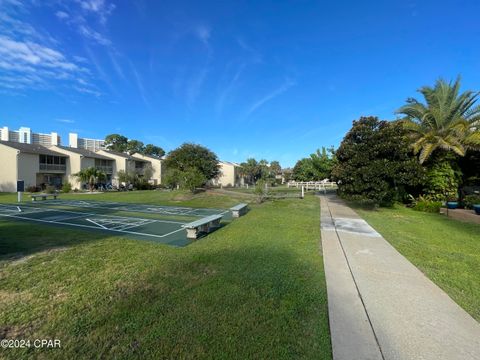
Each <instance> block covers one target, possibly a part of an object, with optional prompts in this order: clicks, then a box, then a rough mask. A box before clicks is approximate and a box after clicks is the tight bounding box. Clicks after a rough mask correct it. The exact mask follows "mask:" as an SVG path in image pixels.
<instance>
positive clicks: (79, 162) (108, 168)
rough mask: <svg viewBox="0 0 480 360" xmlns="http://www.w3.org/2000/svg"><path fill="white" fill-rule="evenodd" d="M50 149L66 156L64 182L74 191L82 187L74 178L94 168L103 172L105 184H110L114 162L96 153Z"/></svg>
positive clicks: (71, 149) (57, 147) (60, 147)
mask: <svg viewBox="0 0 480 360" xmlns="http://www.w3.org/2000/svg"><path fill="white" fill-rule="evenodd" d="M50 149H52V150H54V151H57V152H59V153H62V154H65V155H68V159H69V161H68V162H67V172H66V174H67V176H66V180H67V181H68V182H70V184H72V187H73V188H74V189H75V188H77V189H81V188H82V186H83V185H84V184H82V183H81V182H80V181H79V180H78V178H77V177H76V176H75V174H77V173H78V172H80V171H81V170H83V169H86V168H89V167H94V168H97V169H98V170H100V171H102V172H104V173H105V175H106V176H107V178H106V183H111V182H112V180H113V178H114V174H116V166H115V160H114V159H112V158H111V157H108V156H104V155H102V154H99V153H98V152H93V151H90V150H86V149H76V148H72V147H64V146H52V147H50Z"/></svg>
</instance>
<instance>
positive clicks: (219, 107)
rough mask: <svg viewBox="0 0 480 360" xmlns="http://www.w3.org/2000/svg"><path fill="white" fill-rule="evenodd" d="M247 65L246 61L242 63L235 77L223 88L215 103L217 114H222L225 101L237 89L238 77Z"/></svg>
mask: <svg viewBox="0 0 480 360" xmlns="http://www.w3.org/2000/svg"><path fill="white" fill-rule="evenodd" d="M245 66H246V64H245V63H243V64H240V66H239V67H238V69H237V71H236V72H235V74H234V75H233V77H232V78H231V79H230V82H229V83H228V84H227V85H226V86H225V87H223V89H222V90H221V92H220V95H219V96H218V98H217V101H216V103H215V112H216V113H217V115H220V114H221V113H222V112H223V109H224V106H225V103H226V102H227V101H228V98H229V97H230V94H231V93H232V91H233V90H234V89H235V86H236V84H237V82H238V79H239V78H240V75H241V74H242V73H243V70H244V69H245Z"/></svg>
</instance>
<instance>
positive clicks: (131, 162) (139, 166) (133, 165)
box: [96, 150, 151, 186]
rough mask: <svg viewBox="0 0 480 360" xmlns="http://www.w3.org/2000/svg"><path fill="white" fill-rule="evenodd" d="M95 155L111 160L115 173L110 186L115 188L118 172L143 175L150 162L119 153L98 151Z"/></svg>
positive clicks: (117, 183)
mask: <svg viewBox="0 0 480 360" xmlns="http://www.w3.org/2000/svg"><path fill="white" fill-rule="evenodd" d="M96 153H97V154H100V155H103V156H105V157H108V158H110V159H113V161H114V164H115V165H114V166H115V173H114V177H113V178H112V184H113V185H117V186H118V185H120V183H119V181H118V176H117V174H118V172H119V171H124V172H127V173H137V174H139V175H143V173H144V171H145V168H146V167H147V166H151V162H150V161H149V160H145V159H142V158H140V157H138V156H133V155H129V154H127V153H121V152H117V151H112V150H98V151H97V152H96Z"/></svg>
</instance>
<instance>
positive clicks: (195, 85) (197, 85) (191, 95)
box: [187, 66, 208, 107]
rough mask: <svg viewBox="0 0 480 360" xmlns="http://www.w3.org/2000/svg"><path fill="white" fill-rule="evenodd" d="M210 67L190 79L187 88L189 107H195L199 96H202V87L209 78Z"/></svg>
mask: <svg viewBox="0 0 480 360" xmlns="http://www.w3.org/2000/svg"><path fill="white" fill-rule="evenodd" d="M207 74H208V67H207V66H204V67H203V68H202V69H200V71H199V72H198V73H196V74H195V76H194V77H193V78H192V79H190V81H189V82H188V86H187V105H188V107H191V106H193V104H194V103H195V101H196V100H197V97H198V95H200V90H201V88H202V85H203V83H204V81H205V79H206V78H207Z"/></svg>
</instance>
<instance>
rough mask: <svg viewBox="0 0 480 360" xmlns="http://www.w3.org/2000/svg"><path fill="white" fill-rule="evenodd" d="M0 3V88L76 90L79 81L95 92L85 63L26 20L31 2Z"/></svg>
mask: <svg viewBox="0 0 480 360" xmlns="http://www.w3.org/2000/svg"><path fill="white" fill-rule="evenodd" d="M1 5H2V12H1V13H0V76H1V81H0V87H2V88H4V89H16V90H18V91H22V90H23V91H24V90H25V89H33V90H35V89H54V88H56V87H59V86H61V87H64V86H67V87H70V88H72V89H75V87H76V86H78V85H77V84H81V85H82V87H83V88H84V89H89V90H91V91H95V87H94V86H93V85H92V84H91V81H90V80H91V78H90V71H89V70H88V68H87V67H86V64H85V63H81V62H80V61H78V59H76V58H75V57H70V56H68V55H67V54H66V53H65V52H64V50H63V49H62V47H61V45H60V42H59V41H58V40H57V39H55V38H53V37H52V36H51V35H50V34H49V33H48V32H46V31H45V30H44V29H43V28H38V27H34V26H33V25H32V24H30V23H29V22H28V19H29V15H30V10H31V7H32V5H31V3H29V2H16V1H7V2H5V1H1ZM65 14H66V13H65ZM59 16H60V17H62V16H63V17H64V15H59Z"/></svg>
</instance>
